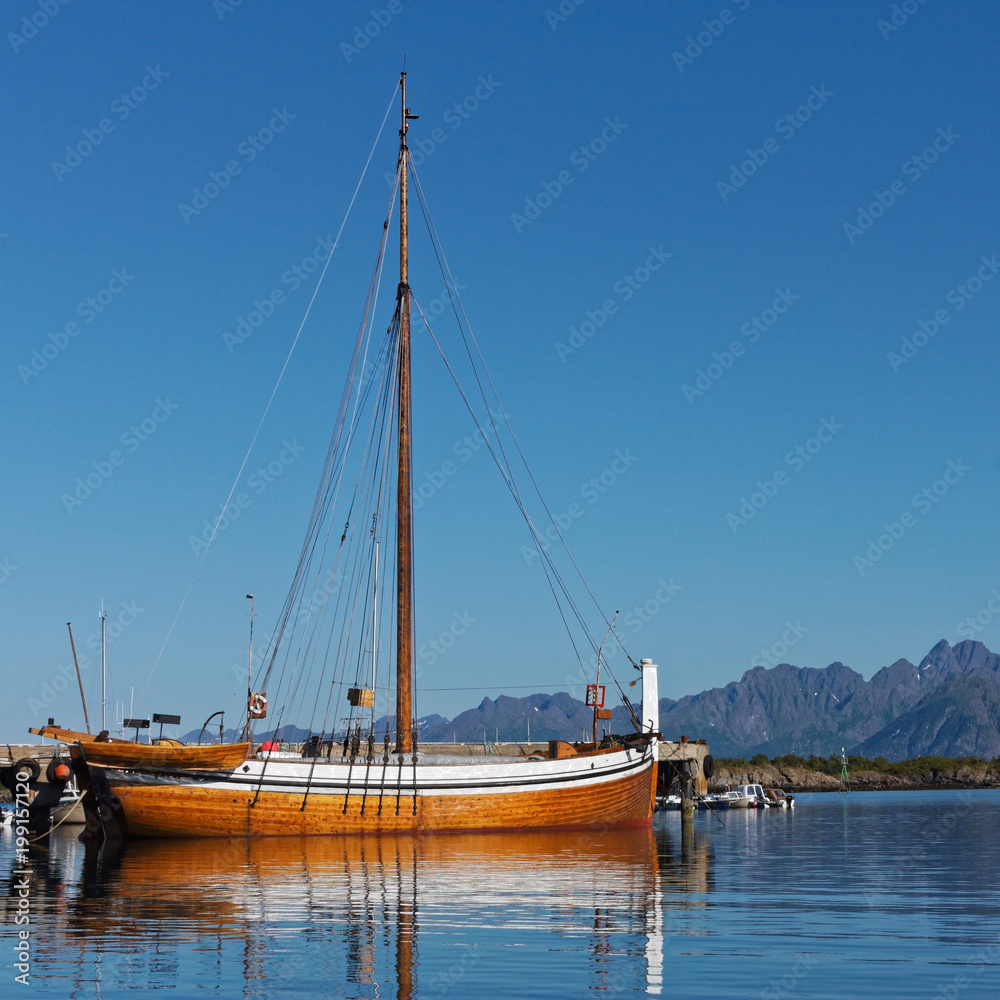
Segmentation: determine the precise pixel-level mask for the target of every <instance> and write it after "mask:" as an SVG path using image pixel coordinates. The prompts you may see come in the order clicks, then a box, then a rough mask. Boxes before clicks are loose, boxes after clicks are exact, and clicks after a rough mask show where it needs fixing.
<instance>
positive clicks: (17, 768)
mask: <svg viewBox="0 0 1000 1000" xmlns="http://www.w3.org/2000/svg"><path fill="white" fill-rule="evenodd" d="M25 771H27V772H28V784H31V782H33V781H37V780H38V776H39V775H40V774H41V773H42V769H41V768H40V767H39V766H38V761H37V760H35V758H34V757H22V758H21V759H20V760H19V761H18V762H17V763H16V764H15V765H14V777H15V779H16V780H17V781H20V780H21V777H20V776H21V774H22V773H23V772H25Z"/></svg>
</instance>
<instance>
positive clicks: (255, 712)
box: [247, 691, 267, 719]
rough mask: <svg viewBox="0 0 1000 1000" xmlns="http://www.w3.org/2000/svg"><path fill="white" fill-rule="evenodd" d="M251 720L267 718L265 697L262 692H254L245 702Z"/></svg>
mask: <svg viewBox="0 0 1000 1000" xmlns="http://www.w3.org/2000/svg"><path fill="white" fill-rule="evenodd" d="M247 706H248V708H249V715H250V718H251V719H263V718H265V717H266V716H267V695H266V694H264V692H263V691H255V692H254V693H253V694H251V695H250V698H249V699H248V701H247Z"/></svg>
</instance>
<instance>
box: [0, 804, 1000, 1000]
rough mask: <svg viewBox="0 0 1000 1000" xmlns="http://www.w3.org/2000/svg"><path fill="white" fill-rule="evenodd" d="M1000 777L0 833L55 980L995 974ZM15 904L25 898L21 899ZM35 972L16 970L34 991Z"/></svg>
mask: <svg viewBox="0 0 1000 1000" xmlns="http://www.w3.org/2000/svg"><path fill="white" fill-rule="evenodd" d="M998 819H1000V792H995V791H985V792H983V791H980V792H926V793H924V792H913V793H907V792H895V793H853V794H851V795H849V796H845V795H836V794H830V795H801V796H799V797H798V800H797V808H796V809H795V810H794V811H793V812H791V813H789V812H785V811H783V810H782V811H779V810H768V811H766V812H761V813H758V812H756V811H749V812H746V811H734V812H730V813H727V814H713V813H699V814H697V815H696V817H695V821H694V823H693V824H692V825H691V827H689V828H688V830H687V831H682V827H681V822H680V816H679V814H677V813H668V814H664V815H662V816H658V817H657V819H656V823H655V827H654V830H653V832H651V833H650V832H648V831H641V832H636V831H631V832H624V833H623V832H610V831H600V830H594V831H588V832H587V833H582V834H571V835H567V834H559V835H554V834H550V835H531V836H525V835H521V834H518V835H480V836H474V835H473V836H467V835H457V836H437V837H427V838H420V839H418V838H403V839H396V838H383V839H379V840H360V839H354V840H345V839H338V838H330V839H325V838H324V839H310V840H300V839H297V838H295V839H286V838H281V839H276V840H268V841H255V842H251V843H247V842H246V841H222V842H220V841H201V842H187V843H162V842H146V843H141V842H136V843H130V844H127V845H126V846H125V848H124V850H123V851H121V852H119V853H104V854H100V855H96V854H88V853H87V852H86V851H85V850H84V848H83V846H82V845H80V844H79V843H78V842H77V841H76V840H75V837H74V835H73V834H72V833H69V834H66V835H60V834H62V831H57V834H56V835H55V836H54V838H53V843H52V845H51V847H49V848H48V849H45V850H38V851H33V852H32V856H31V860H30V863H29V865H28V870H27V873H24V872H22V870H21V868H20V866H19V865H18V863H17V860H16V857H15V854H14V850H13V841H12V836H11V833H10V831H9V828H8V829H7V830H5V831H4V833H3V834H2V835H0V873H2V874H0V878H2V880H3V883H4V888H5V890H6V891H5V892H4V893H3V894H2V897H0V898H2V903H0V906H2V907H3V908H4V913H3V914H2V926H3V931H2V936H3V955H4V958H3V961H2V962H0V996H2V997H8V996H11V997H13V996H17V995H19V993H18V992H17V991H18V990H20V989H22V988H23V987H22V986H21V985H20V984H18V983H17V982H16V981H15V979H14V977H15V976H16V975H18V974H19V972H18V969H16V968H15V965H16V963H17V961H18V959H17V954H16V950H15V948H14V944H15V941H16V940H17V938H16V933H17V931H18V930H23V929H25V926H24V925H21V926H20V927H19V926H18V925H16V924H15V922H14V918H15V915H16V913H17V906H18V899H19V896H18V893H17V886H18V884H19V883H20V882H21V880H22V879H26V880H27V890H26V891H27V893H28V895H27V899H28V907H29V909H28V915H29V917H30V923H29V924H28V925H27V929H28V931H29V937H28V945H29V948H28V952H29V954H30V956H31V957H30V973H29V976H30V989H31V991H32V992H33V994H36V995H43V996H58V997H107V998H114V997H131V996H134V995H135V992H136V991H137V990H147V989H149V990H152V989H156V990H161V991H164V993H165V995H168V996H176V997H200V996H205V995H209V994H213V995H216V996H222V997H226V998H230V997H236V996H239V997H249V998H256V997H320V996H322V997H326V996H330V997H336V998H354V997H359V998H360V997H364V998H374V997H385V998H389V997H414V998H423V997H446V996H447V997H454V998H467V997H477V998H479V997H483V998H486V997H489V998H493V997H497V998H503V997H510V998H518V1000H522V998H527V997H552V998H560V1000H562V998H570V997H573V998H575V997H581V996H584V995H588V994H590V993H594V994H598V995H601V996H609V995H610V996H623V997H626V996H656V995H659V996H665V997H696V998H715V997H726V998H730V997H761V998H778V997H781V998H784V997H829V998H837V1000H844V998H853V997H858V998H861V997H864V998H866V1000H868V998H871V997H873V996H874V997H907V998H911V997H913V998H918V997H927V998H935V1000H942V998H951V1000H958V998H962V1000H974V998H987V997H989V998H990V1000H995V998H996V997H998V996H1000V826H998ZM22 912H23V911H22ZM25 995H27V993H25Z"/></svg>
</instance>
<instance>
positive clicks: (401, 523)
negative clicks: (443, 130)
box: [396, 71, 417, 753]
mask: <svg viewBox="0 0 1000 1000" xmlns="http://www.w3.org/2000/svg"><path fill="white" fill-rule="evenodd" d="M400 87H401V89H402V119H401V123H400V129H399V290H398V292H397V301H398V303H399V479H398V482H397V492H396V546H397V559H396V573H397V577H396V752H397V753H409V752H410V751H411V750H412V749H413V730H412V726H413V694H412V691H411V687H410V679H411V675H412V663H413V651H412V649H411V637H412V634H413V609H412V593H411V591H412V586H413V564H412V559H411V551H410V550H411V542H412V539H413V528H412V518H413V491H412V486H411V470H410V286H409V284H407V281H408V267H407V253H408V246H407V209H406V199H407V191H406V158H407V155H408V154H407V149H406V132H407V129H408V127H409V126H408V125H407V121H409V120H410V119H412V118H416V117H417V115H411V114H410V109H409V108H407V106H406V73H405V71H404V72H403V73H402V75H401V77H400Z"/></svg>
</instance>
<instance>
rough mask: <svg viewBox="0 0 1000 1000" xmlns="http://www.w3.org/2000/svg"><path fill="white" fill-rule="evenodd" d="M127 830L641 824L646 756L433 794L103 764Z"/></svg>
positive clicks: (647, 800)
mask: <svg viewBox="0 0 1000 1000" xmlns="http://www.w3.org/2000/svg"><path fill="white" fill-rule="evenodd" d="M105 773H106V776H107V778H108V781H109V784H110V786H111V788H112V790H113V791H114V793H115V794H116V795H117V796H118V798H119V799H120V800H121V804H122V808H123V810H124V813H125V817H126V821H127V824H128V833H129V834H130V835H132V836H152V837H164V836H166V837H171V836H173V837H190V836H205V837H229V836H282V835H285V836H288V835H293V836H297V835H304V834H305V835H309V834H331V833H337V834H341V833H346V834H367V833H427V832H434V831H461V830H511V829H527V828H543V827H544V828H549V829H552V828H567V829H569V828H574V827H589V828H592V829H593V828H604V827H609V826H635V825H648V824H650V823H651V821H652V815H653V804H654V797H655V791H656V761H655V758H654V759H648V760H646V762H645V763H644V764H643V766H642V767H640V768H637V769H635V770H633V771H631V772H630V773H628V774H625V775H622V776H620V777H615V778H612V779H610V780H607V781H604V782H601V783H599V784H584V783H580V784H578V785H576V786H571V787H560V788H551V789H543V788H533V789H530V790H523V791H489V792H484V793H483V794H477V793H474V792H473V793H469V792H466V793H464V794H434V793H432V792H420V793H418V794H417V795H416V797H414V795H413V793H412V791H410V792H407V791H405V790H403V791H401V792H400V793H399V794H397V793H396V791H395V790H392V791H391V792H390V791H388V790H387V791H386V792H384V793H383V794H382V795H381V796H380V795H379V791H378V789H377V788H375V789H373V790H369V792H368V793H367V794H364V793H362V792H361V791H360V790H358V791H352V792H351V793H349V794H344V793H341V794H336V793H325V794H318V793H310V794H308V795H306V796H304V795H303V793H302V792H297V791H296V792H289V791H268V790H262V791H261V792H260V793H259V794H257V795H256V798H255V794H254V789H253V788H249V789H248V788H247V787H246V786H234V787H232V788H220V787H208V785H207V784H206V783H202V784H199V783H197V782H183V783H176V784H169V783H155V784H144V783H140V782H136V781H134V780H130V779H127V778H123V777H122V776H118V775H116V773H115V772H114V771H113V770H106V771H105Z"/></svg>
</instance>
